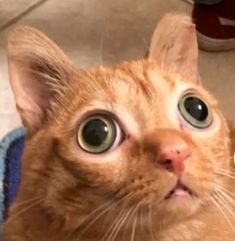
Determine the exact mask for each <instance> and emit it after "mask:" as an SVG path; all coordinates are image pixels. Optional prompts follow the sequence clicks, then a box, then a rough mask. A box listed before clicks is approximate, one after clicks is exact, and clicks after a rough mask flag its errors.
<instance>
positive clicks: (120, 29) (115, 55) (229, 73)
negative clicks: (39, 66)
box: [0, 0, 235, 137]
mask: <svg viewBox="0 0 235 241" xmlns="http://www.w3.org/2000/svg"><path fill="white" fill-rule="evenodd" d="M190 9H191V6H190V5H188V4H186V3H185V2H183V1H180V0H167V1H162V0H148V1H142V0H119V1H112V0H90V1H84V0H67V1H57V0H49V1H48V2H46V3H44V4H43V5H41V6H40V7H39V8H38V9H36V10H34V11H33V12H32V13H30V14H28V15H27V16H25V17H24V18H23V19H22V20H21V21H19V22H18V23H17V24H28V25H31V26H34V27H36V28H39V29H40V30H42V31H44V32H45V33H46V34H47V35H49V36H50V37H51V38H52V39H53V40H54V41H56V42H57V43H58V45H59V46H61V47H62V48H63V49H64V50H65V52H66V53H67V54H68V55H69V56H70V57H71V58H72V60H73V61H74V62H75V63H76V64H77V66H80V67H87V66H95V65H100V64H104V65H105V64H114V63H117V62H119V61H122V60H129V59H136V58H139V57H141V56H143V55H144V54H145V52H146V49H147V46H148V42H149V39H150V36H151V34H152V31H153V29H154V27H155V25H156V23H157V21H158V20H159V19H160V18H161V17H162V16H163V15H164V14H165V13H167V12H170V11H171V12H172V11H174V12H175V11H177V12H186V13H188V14H189V13H190ZM8 30H9V29H8ZM8 30H7V31H8ZM7 31H4V33H2V34H1V35H0V54H1V55H0V58H1V59H0V66H1V67H0V68H1V71H0V102H3V103H4V104H3V105H7V107H6V108H7V110H5V111H6V112H8V114H4V107H3V110H2V112H0V122H1V127H0V137H1V136H2V135H3V134H4V133H6V132H7V131H9V130H10V129H12V128H13V127H14V126H16V125H18V124H19V121H18V118H16V113H15V111H14V107H13V101H12V95H10V91H9V86H8V84H7V72H6V61H5V58H2V56H3V55H4V54H5V53H4V50H3V48H4V47H3V46H4V41H5V36H6V33H7ZM101 46H102V47H101ZM200 72H201V75H202V77H203V82H204V84H205V85H206V86H208V87H209V89H210V90H212V92H213V93H214V94H215V95H216V96H217V97H218V98H219V99H220V101H221V105H222V108H223V110H224V112H225V113H226V115H227V116H228V117H229V118H230V119H232V120H235V112H233V106H234V104H235V98H234V97H233V91H234V90H235V84H234V80H235V52H227V53H217V54H211V53H205V52H200ZM1 86H3V87H2V88H1ZM8 94H9V95H8ZM3 98H4V99H6V100H4V101H3ZM0 108H1V106H0ZM9 109H11V110H9ZM9 114H10V116H9ZM7 115H8V116H7Z"/></svg>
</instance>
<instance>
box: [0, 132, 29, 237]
mask: <svg viewBox="0 0 235 241" xmlns="http://www.w3.org/2000/svg"><path fill="white" fill-rule="evenodd" d="M24 141H25V129H24V128H17V129H15V130H13V131H12V132H10V133H9V134H7V135H6V136H5V137H4V138H3V140H2V141H1V142H0V183H1V187H0V224H1V223H3V221H4V218H5V217H6V215H7V211H8V208H9V206H10V204H11V202H12V201H13V200H14V198H15V196H16V194H17V190H18V187H19V183H20V167H21V162H20V158H21V155H22V153H23V149H24ZM0 240H1V235H0Z"/></svg>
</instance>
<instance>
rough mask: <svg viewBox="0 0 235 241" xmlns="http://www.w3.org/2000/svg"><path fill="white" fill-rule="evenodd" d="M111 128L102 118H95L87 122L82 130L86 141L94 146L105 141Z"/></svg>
mask: <svg viewBox="0 0 235 241" xmlns="http://www.w3.org/2000/svg"><path fill="white" fill-rule="evenodd" d="M108 131H109V128H108V126H107V124H106V123H105V122H104V121H102V120H101V119H93V120H90V121H89V122H87V123H86V125H85V126H84V128H83V130H82V135H83V139H84V141H85V142H86V143H87V144H89V145H91V146H94V147H98V146H100V145H102V144H103V143H104V141H105V140H106V138H107V136H108Z"/></svg>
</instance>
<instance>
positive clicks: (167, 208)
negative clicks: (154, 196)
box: [158, 195, 201, 219]
mask: <svg viewBox="0 0 235 241" xmlns="http://www.w3.org/2000/svg"><path fill="white" fill-rule="evenodd" d="M200 203H201V202H200V201H199V200H197V199H196V198H194V197H192V196H190V195H182V196H173V197H171V198H169V199H165V200H163V202H162V203H161V204H160V205H159V206H158V210H160V211H159V212H160V216H162V217H163V218H164V217H171V218H172V217H175V218H177V219H179V218H185V217H188V216H190V215H193V214H194V213H195V212H196V211H197V210H198V209H199V208H200V206H201V205H200Z"/></svg>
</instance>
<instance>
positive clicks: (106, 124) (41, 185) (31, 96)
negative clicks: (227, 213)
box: [8, 14, 230, 229]
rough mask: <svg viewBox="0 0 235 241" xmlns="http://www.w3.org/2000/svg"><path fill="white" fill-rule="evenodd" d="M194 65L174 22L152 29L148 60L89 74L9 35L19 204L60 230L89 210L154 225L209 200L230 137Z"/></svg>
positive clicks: (184, 29)
mask: <svg viewBox="0 0 235 241" xmlns="http://www.w3.org/2000/svg"><path fill="white" fill-rule="evenodd" d="M197 57H198V49H197V42H196V34H195V27H194V25H193V24H192V22H191V20H190V19H189V18H187V17H185V16H181V15H177V14H168V15H167V16H165V17H164V18H163V20H162V21H161V22H160V23H159V24H158V26H157V28H156V30H155V32H154V35H153V38H152V42H151V45H150V52H149V57H148V59H141V60H139V61H133V62H124V63H121V64H119V65H116V66H113V67H102V66H101V67H99V68H94V69H88V70H84V69H77V68H76V67H75V66H74V65H73V64H72V63H71V62H70V61H69V60H68V58H67V57H66V56H65V54H64V53H63V52H62V51H61V50H60V49H59V48H58V47H57V46H56V45H55V44H54V43H53V42H52V41H51V40H49V39H48V38H47V37H46V36H44V35H43V34H42V33H40V32H39V31H37V30H35V29H33V28H30V27H19V28H17V29H15V30H14V31H13V32H12V33H11V35H10V36H9V39H8V59H9V74H10V82H11V86H12V89H13V92H14V95H15V100H16V105H17V109H18V111H19V113H20V115H21V118H22V121H23V123H24V125H25V127H26V128H27V130H28V137H27V141H26V148H25V152H24V156H23V169H22V183H21V187H20V191H19V194H18V199H26V198H30V197H32V196H34V197H38V198H39V200H41V201H40V205H41V208H43V210H45V212H46V210H50V212H51V213H53V215H56V216H57V217H58V219H57V220H62V221H63V222H64V223H65V226H66V227H67V228H68V229H69V228H71V227H75V226H76V227H79V225H82V223H83V224H84V222H86V221H89V218H91V219H92V218H94V216H92V215H91V216H89V214H90V213H91V212H92V210H93V211H94V209H95V210H98V211H97V213H99V215H100V217H99V218H97V220H96V222H98V223H101V221H105V220H106V219H108V220H110V219H112V220H114V217H115V218H116V217H120V218H123V216H122V215H121V214H122V213H123V210H125V213H124V214H125V215H127V213H128V215H132V216H134V215H136V214H137V213H139V212H140V210H141V212H143V215H148V214H149V212H150V211H149V210H150V209H151V212H152V219H153V223H154V224H155V225H157V224H158V223H160V222H162V223H163V222H164V220H168V218H169V220H171V222H173V221H172V220H177V219H178V218H183V217H185V216H187V215H190V214H192V213H195V212H197V210H199V209H200V208H201V207H202V206H203V205H206V203H209V202H211V198H212V197H213V195H214V194H215V193H216V190H218V188H220V187H221V188H223V187H224V185H225V183H226V180H224V178H223V177H222V176H220V173H222V172H223V170H225V169H228V168H229V165H230V161H229V160H230V140H229V129H228V126H227V124H226V121H225V119H224V117H223V115H222V114H221V112H220V111H219V109H218V106H217V101H216V100H215V99H214V98H213V97H212V96H211V94H209V93H208V92H207V91H206V90H205V89H204V88H203V87H202V86H201V84H200V83H199V81H198V79H199V78H198V68H197ZM13 207H14V206H13ZM104 210H106V211H104ZM101 211H102V212H103V214H102V212H101ZM124 214H123V215H124ZM120 215H121V216H120ZM96 217H97V215H96ZM128 219H129V216H128ZM159 220H161V221H159ZM62 221H61V222H62ZM116 221H117V220H116Z"/></svg>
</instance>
